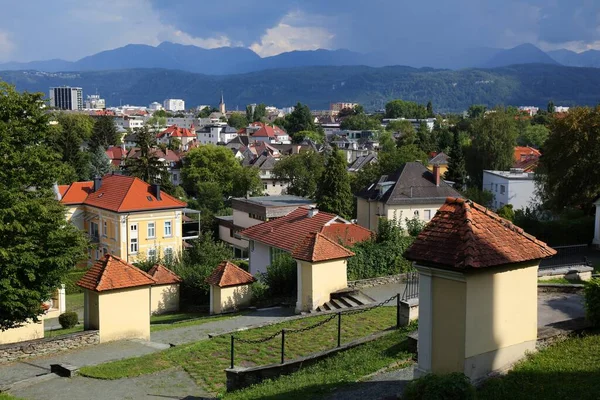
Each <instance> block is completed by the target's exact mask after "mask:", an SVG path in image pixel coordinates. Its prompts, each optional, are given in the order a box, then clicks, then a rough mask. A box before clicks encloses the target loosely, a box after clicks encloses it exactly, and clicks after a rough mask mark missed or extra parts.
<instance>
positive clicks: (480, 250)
mask: <svg viewBox="0 0 600 400" xmlns="http://www.w3.org/2000/svg"><path fill="white" fill-rule="evenodd" d="M554 254H556V250H554V249H552V248H550V247H548V246H547V245H546V244H545V243H543V242H541V241H539V240H537V239H536V238H535V237H533V236H531V235H529V234H527V233H525V232H524V231H523V229H521V228H519V227H517V226H515V225H513V224H512V223H510V222H509V221H507V220H505V219H503V218H501V217H499V216H498V215H497V214H495V213H493V212H491V211H490V210H488V209H486V208H485V207H483V206H480V205H479V204H476V203H473V202H472V201H470V200H464V199H460V198H451V197H450V198H448V199H446V203H445V204H444V205H443V206H442V207H441V208H440V209H439V210H438V212H437V214H436V215H435V217H433V219H432V220H431V221H430V222H429V223H428V224H427V226H426V227H425V229H423V231H422V232H421V233H420V234H419V236H417V238H416V239H415V241H414V242H413V244H412V245H411V246H410V247H409V248H408V250H406V253H405V257H406V258H407V259H409V260H411V261H416V262H418V263H421V264H424V265H432V266H438V267H440V268H450V269H461V270H464V269H470V268H486V267H493V266H499V265H504V264H513V263H520V262H526V261H533V260H539V259H542V258H546V257H550V256H552V255H554Z"/></svg>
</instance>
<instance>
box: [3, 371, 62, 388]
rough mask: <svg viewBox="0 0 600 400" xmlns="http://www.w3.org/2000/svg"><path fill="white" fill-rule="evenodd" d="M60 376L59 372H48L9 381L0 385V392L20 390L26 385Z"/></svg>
mask: <svg viewBox="0 0 600 400" xmlns="http://www.w3.org/2000/svg"><path fill="white" fill-rule="evenodd" d="M55 378H59V376H58V375H57V374H54V373H47V374H42V375H38V376H34V377H31V378H26V379H23V380H20V381H17V382H12V383H7V384H5V385H0V393H5V392H8V391H9V390H20V389H24V388H26V387H29V386H32V385H37V384H39V383H43V382H46V381H49V380H51V379H55Z"/></svg>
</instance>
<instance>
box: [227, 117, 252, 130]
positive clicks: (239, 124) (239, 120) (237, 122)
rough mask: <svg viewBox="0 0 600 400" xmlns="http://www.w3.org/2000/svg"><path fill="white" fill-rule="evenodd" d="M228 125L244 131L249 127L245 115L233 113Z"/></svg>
mask: <svg viewBox="0 0 600 400" xmlns="http://www.w3.org/2000/svg"><path fill="white" fill-rule="evenodd" d="M227 123H228V124H229V126H232V127H234V128H235V129H242V128H245V127H247V126H248V119H247V117H245V116H244V115H243V114H239V113H233V114H231V115H230V116H229V120H227Z"/></svg>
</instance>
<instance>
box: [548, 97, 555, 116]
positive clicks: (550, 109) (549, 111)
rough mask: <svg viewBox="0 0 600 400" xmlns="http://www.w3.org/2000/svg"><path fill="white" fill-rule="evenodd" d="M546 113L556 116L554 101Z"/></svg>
mask: <svg viewBox="0 0 600 400" xmlns="http://www.w3.org/2000/svg"><path fill="white" fill-rule="evenodd" d="M546 111H547V112H548V114H554V102H553V101H552V100H550V101H549V102H548V107H547V110H546Z"/></svg>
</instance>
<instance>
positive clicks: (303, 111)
mask: <svg viewBox="0 0 600 400" xmlns="http://www.w3.org/2000/svg"><path fill="white" fill-rule="evenodd" d="M285 120H286V123H285V129H286V130H287V132H288V133H289V134H290V135H294V134H295V133H297V132H300V131H315V129H316V127H315V122H314V117H313V116H312V114H311V113H310V108H308V106H307V105H305V104H302V103H300V102H298V104H296V107H294V111H292V112H291V113H290V114H288V115H287V116H286V118H285Z"/></svg>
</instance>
